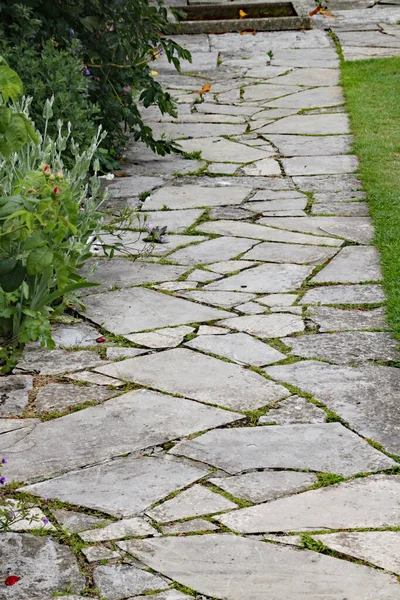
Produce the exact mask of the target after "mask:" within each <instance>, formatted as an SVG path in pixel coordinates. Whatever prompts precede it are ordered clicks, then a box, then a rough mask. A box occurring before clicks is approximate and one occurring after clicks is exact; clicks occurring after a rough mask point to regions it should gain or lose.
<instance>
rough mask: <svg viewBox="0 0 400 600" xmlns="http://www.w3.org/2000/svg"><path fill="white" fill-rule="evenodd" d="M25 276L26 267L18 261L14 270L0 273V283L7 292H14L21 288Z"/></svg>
mask: <svg viewBox="0 0 400 600" xmlns="http://www.w3.org/2000/svg"><path fill="white" fill-rule="evenodd" d="M24 277H25V268H24V267H23V266H22V264H21V263H17V264H16V265H15V267H14V269H13V270H12V271H10V272H9V273H6V274H5V275H0V285H1V287H2V288H3V290H4V291H5V292H7V293H10V292H14V291H15V290H17V289H18V288H19V286H20V285H21V283H22V282H23V280H24Z"/></svg>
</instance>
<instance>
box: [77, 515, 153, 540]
mask: <svg viewBox="0 0 400 600" xmlns="http://www.w3.org/2000/svg"><path fill="white" fill-rule="evenodd" d="M149 535H152V536H153V535H159V534H158V531H157V529H154V527H152V526H151V525H150V524H149V523H147V521H145V520H144V519H139V518H138V517H133V518H132V519H123V520H122V521H116V522H115V523H110V524H109V525H106V526H105V527H102V528H101V529H92V530H90V531H81V532H80V533H79V537H80V538H81V539H82V540H83V541H84V542H91V543H93V542H107V541H109V540H121V539H122V538H125V537H147V536H149Z"/></svg>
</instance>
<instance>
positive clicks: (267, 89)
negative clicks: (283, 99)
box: [243, 83, 301, 101]
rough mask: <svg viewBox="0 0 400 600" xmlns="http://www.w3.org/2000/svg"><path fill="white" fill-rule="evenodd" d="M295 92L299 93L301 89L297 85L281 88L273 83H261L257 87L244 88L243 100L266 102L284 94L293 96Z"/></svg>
mask: <svg viewBox="0 0 400 600" xmlns="http://www.w3.org/2000/svg"><path fill="white" fill-rule="evenodd" d="M295 92H301V88H300V87H298V86H297V85H291V86H290V85H286V86H281V85H279V83H278V85H274V84H273V83H261V84H259V85H248V86H247V87H245V88H244V96H243V97H244V99H245V100H246V101H248V100H250V101H257V100H268V99H272V98H279V97H280V96H285V95H286V94H294V93H295Z"/></svg>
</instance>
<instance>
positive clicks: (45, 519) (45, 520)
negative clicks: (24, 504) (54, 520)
mask: <svg viewBox="0 0 400 600" xmlns="http://www.w3.org/2000/svg"><path fill="white" fill-rule="evenodd" d="M43 523H44V524H45V525H47V523H49V520H48V518H47V517H45V518H44V519H43Z"/></svg>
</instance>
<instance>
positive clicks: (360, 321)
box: [307, 306, 388, 333]
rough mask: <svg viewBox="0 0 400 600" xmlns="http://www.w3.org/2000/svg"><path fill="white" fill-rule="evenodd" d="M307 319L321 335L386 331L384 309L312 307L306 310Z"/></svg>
mask: <svg viewBox="0 0 400 600" xmlns="http://www.w3.org/2000/svg"><path fill="white" fill-rule="evenodd" d="M307 317H308V318H310V319H311V321H312V322H313V323H314V324H316V325H317V326H318V331H320V332H321V333H324V332H327V331H359V330H363V329H366V330H373V329H387V328H388V327H387V324H386V320H385V309H384V308H374V309H373V310H349V309H348V310H342V309H340V308H329V307H325V306H315V307H314V306H312V307H310V308H309V309H308V310H307Z"/></svg>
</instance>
